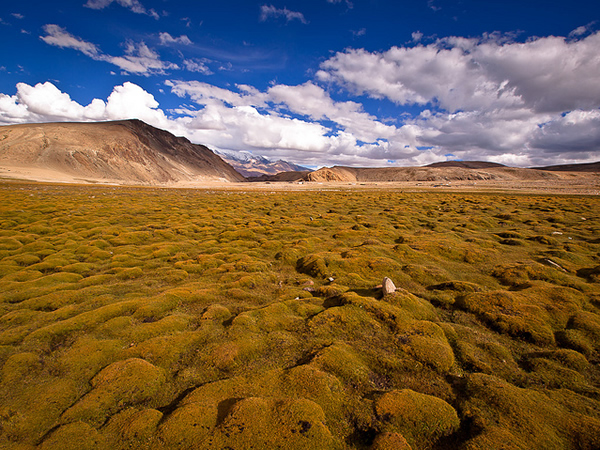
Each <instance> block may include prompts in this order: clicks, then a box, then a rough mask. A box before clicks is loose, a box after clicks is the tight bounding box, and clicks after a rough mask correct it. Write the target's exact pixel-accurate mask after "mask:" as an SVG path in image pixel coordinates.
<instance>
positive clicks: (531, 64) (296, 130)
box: [0, 0, 600, 168]
mask: <svg viewBox="0 0 600 450" xmlns="http://www.w3.org/2000/svg"><path fill="white" fill-rule="evenodd" d="M0 42H1V43H2V46H1V47H2V51H1V52H0V125H11V124H19V123H35V122H63V121H69V122H73V121H76V122H80V121H106V120H122V119H133V118H137V119H140V120H143V121H145V122H147V123H149V124H151V125H153V126H156V127H158V128H161V129H165V130H168V131H170V132H172V133H174V134H175V135H177V136H185V137H186V138H188V139H189V140H190V141H192V142H194V143H197V144H204V145H206V146H208V147H209V148H211V149H214V150H218V151H225V152H250V153H252V154H254V155H260V156H264V157H267V158H269V159H271V160H277V159H283V160H286V161H290V162H294V163H296V164H300V165H303V166H306V167H310V168H317V167H322V166H333V165H344V166H354V167H390V166H417V165H426V164H429V163H433V162H437V161H446V160H464V161H474V160H478V161H493V162H497V163H502V164H507V165H511V166H517V167H535V166H544V165H551V164H566V163H585V162H595V161H599V160H600V2H598V1H589V0H585V1H584V0H571V1H553V0H545V1H541V0H527V1H523V0H518V1H517V0H504V1H501V2H500V1H495V0H491V1H481V0H477V1H474V0H457V1H450V0H411V1H402V0H395V1H392V0H303V1H299V0H264V1H253V0H216V1H215V0H213V1H205V0H194V1H175V0H68V1H55V2H48V1H40V0H21V1H19V2H10V3H7V4H6V5H5V6H4V7H3V8H2V9H0Z"/></svg>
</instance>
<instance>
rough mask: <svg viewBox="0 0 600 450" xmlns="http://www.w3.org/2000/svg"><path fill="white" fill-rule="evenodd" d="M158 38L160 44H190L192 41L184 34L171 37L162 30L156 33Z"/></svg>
mask: <svg viewBox="0 0 600 450" xmlns="http://www.w3.org/2000/svg"><path fill="white" fill-rule="evenodd" d="M158 37H159V39H160V43H161V44H162V45H171V44H182V45H192V41H191V40H190V38H189V37H187V36H186V35H185V34H182V35H181V36H179V37H173V36H171V35H170V34H169V33H166V32H162V33H159V35H158Z"/></svg>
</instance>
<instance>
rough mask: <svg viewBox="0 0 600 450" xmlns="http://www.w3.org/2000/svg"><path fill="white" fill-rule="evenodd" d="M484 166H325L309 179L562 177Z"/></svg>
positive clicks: (442, 179)
mask: <svg viewBox="0 0 600 450" xmlns="http://www.w3.org/2000/svg"><path fill="white" fill-rule="evenodd" d="M485 164H487V163H483V166H484V167H482V168H466V167H464V166H452V165H450V166H448V165H442V166H441V167H440V166H434V167H431V166H425V167H385V168H354V167H340V166H335V167H330V168H329V167H324V168H322V169H319V170H316V171H314V172H311V173H309V174H308V175H306V176H305V177H304V180H305V181H316V182H324V181H338V182H385V181H395V182H402V181H434V182H448V181H467V180H468V181H517V180H520V181H523V180H527V181H535V180H550V179H553V178H559V176H558V175H557V174H555V173H552V172H545V171H539V170H534V169H519V168H515V167H506V166H502V165H498V166H495V165H492V166H489V167H485Z"/></svg>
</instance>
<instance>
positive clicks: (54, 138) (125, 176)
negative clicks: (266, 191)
mask: <svg viewBox="0 0 600 450" xmlns="http://www.w3.org/2000/svg"><path fill="white" fill-rule="evenodd" d="M0 166H3V167H6V168H26V169H27V170H29V172H30V173H31V178H33V179H40V178H44V177H46V178H50V179H57V180H65V181H100V182H116V183H121V184H150V185H155V184H163V185H169V184H175V183H178V182H202V181H223V182H231V181H243V180H244V177H243V176H241V175H240V174H239V173H237V172H236V171H235V170H234V169H233V168H232V167H231V166H230V165H229V164H227V163H225V162H224V161H223V160H222V159H221V158H220V157H219V156H217V155H215V154H214V153H213V152H212V151H210V150H209V149H208V148H207V147H204V146H202V145H196V144H192V143H191V142H190V141H188V140H187V139H186V138H183V137H176V136H173V135H172V134H171V133H169V132H167V131H164V130H159V129H157V128H154V127H152V126H150V125H148V124H146V123H144V122H142V121H139V120H125V121H116V122H101V123H44V124H23V125H10V126H3V127H0ZM7 170H8V169H7ZM36 170H38V171H39V172H36ZM36 173H37V176H36Z"/></svg>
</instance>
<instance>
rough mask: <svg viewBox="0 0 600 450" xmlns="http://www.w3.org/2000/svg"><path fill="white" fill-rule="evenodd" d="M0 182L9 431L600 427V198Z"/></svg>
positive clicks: (434, 433) (282, 432)
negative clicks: (387, 283)
mask: <svg viewBox="0 0 600 450" xmlns="http://www.w3.org/2000/svg"><path fill="white" fill-rule="evenodd" d="M0 196H1V199H2V202H0V368H1V369H0V447H1V448H14V449H27V448H36V447H39V448H44V449H46V448H48V449H69V448H78V449H81V448H90V449H104V448H111V449H137V448H151V449H152V448H155V449H162V448H181V449H185V448H215V449H221V448H231V449H236V450H240V449H246V448H265V449H266V448H268V449H274V448H282V449H304V448H306V449H314V448H319V449H367V448H372V449H392V448H394V449H397V448H411V447H412V448H413V449H422V448H431V449H496V448H497V449H500V448H515V449H531V448H539V449H595V448H600V431H599V430H600V367H599V363H600V285H599V284H598V283H599V281H600V278H599V277H598V276H597V275H598V273H600V269H599V267H600V200H599V199H598V198H596V197H585V196H577V197H574V196H573V197H569V196H544V195H518V194H491V193H487V194H486V193H438V192H436V193H432V192H412V193H402V192H384V191H381V190H379V191H368V190H361V191H343V190H342V191H305V192H262V191H256V192H251V193H244V192H240V191H225V190H223V191H216V190H213V191H205V190H167V189H138V188H117V187H93V186H87V187H83V186H79V187H77V186H54V185H42V184H26V183H16V182H13V183H4V184H0ZM385 276H387V277H390V278H391V279H392V280H393V281H394V283H395V284H396V286H397V288H398V290H397V291H396V292H395V293H393V294H388V295H386V296H383V295H382V293H381V290H380V289H377V288H376V286H377V285H379V284H381V282H382V279H383V277H385Z"/></svg>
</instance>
